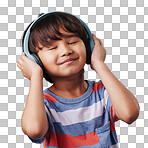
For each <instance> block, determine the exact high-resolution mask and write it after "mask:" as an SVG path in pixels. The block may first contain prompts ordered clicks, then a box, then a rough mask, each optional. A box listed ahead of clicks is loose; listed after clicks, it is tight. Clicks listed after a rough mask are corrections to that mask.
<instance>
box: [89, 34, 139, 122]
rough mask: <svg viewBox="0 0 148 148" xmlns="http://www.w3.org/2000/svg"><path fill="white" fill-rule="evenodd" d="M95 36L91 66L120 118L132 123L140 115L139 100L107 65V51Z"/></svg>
mask: <svg viewBox="0 0 148 148" xmlns="http://www.w3.org/2000/svg"><path fill="white" fill-rule="evenodd" d="M93 37H94V41H95V48H94V51H93V53H92V60H91V67H92V69H94V70H95V71H96V73H97V74H98V75H99V77H100V79H101V80H102V82H103V84H104V86H105V88H106V89H107V92H108V93H109V96H110V98H111V101H112V104H113V106H114V108H115V111H116V115H117V116H118V118H119V119H121V120H123V121H124V122H126V123H128V124H130V123H132V122H134V121H135V120H136V119H137V118H138V116H139V104H138V101H137V99H136V98H135V97H134V95H133V94H132V93H131V92H130V91H129V90H128V89H127V88H126V87H125V86H124V85H123V84H122V83H121V82H120V81H119V80H118V79H117V78H116V77H115V76H114V75H113V73H112V72H111V71H110V70H109V68H108V67H107V66H106V65H105V63H104V60H105V56H106V51H105V49H104V47H103V44H102V43H101V40H99V39H98V38H96V36H95V35H93Z"/></svg>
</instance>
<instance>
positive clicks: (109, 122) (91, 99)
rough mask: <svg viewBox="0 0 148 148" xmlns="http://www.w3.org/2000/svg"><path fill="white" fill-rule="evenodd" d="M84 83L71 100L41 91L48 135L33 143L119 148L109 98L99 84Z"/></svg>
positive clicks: (70, 147) (49, 147) (48, 147)
mask: <svg viewBox="0 0 148 148" xmlns="http://www.w3.org/2000/svg"><path fill="white" fill-rule="evenodd" d="M86 82H87V83H88V89H87V91H86V92H85V93H84V94H83V95H82V96H80V97H78V98H74V99H66V98H63V97H60V96H57V95H55V94H54V93H52V92H51V91H49V89H48V88H47V89H45V90H44V104H45V109H46V113H47V118H48V125H49V127H48V132H47V134H46V135H45V136H44V137H43V138H42V139H41V140H40V141H34V140H32V139H31V140H32V141H33V142H35V143H42V142H43V145H44V148H73V147H77V148H118V140H117V135H116V131H115V124H114V122H115V121H117V120H118V117H117V116H116V114H115V110H114V107H113V105H112V103H111V99H110V97H109V95H108V93H107V91H106V89H105V87H104V85H103V83H102V82H101V81H99V82H94V81H88V80H87V81H86Z"/></svg>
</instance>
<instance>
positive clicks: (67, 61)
mask: <svg viewBox="0 0 148 148" xmlns="http://www.w3.org/2000/svg"><path fill="white" fill-rule="evenodd" d="M77 59H78V58H76V59H68V60H66V61H64V62H63V63H62V64H68V65H69V64H72V63H73V62H75V61H76V60H77Z"/></svg>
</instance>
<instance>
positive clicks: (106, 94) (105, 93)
mask: <svg viewBox="0 0 148 148" xmlns="http://www.w3.org/2000/svg"><path fill="white" fill-rule="evenodd" d="M108 96H109V94H108V92H107V90H106V89H105V91H104V98H105V104H106V105H107V100H108Z"/></svg>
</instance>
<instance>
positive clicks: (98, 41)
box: [92, 34, 101, 46]
mask: <svg viewBox="0 0 148 148" xmlns="http://www.w3.org/2000/svg"><path fill="white" fill-rule="evenodd" d="M92 35H93V39H94V43H95V45H98V46H100V45H101V41H100V39H98V38H97V37H96V36H95V35H94V34H92Z"/></svg>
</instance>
